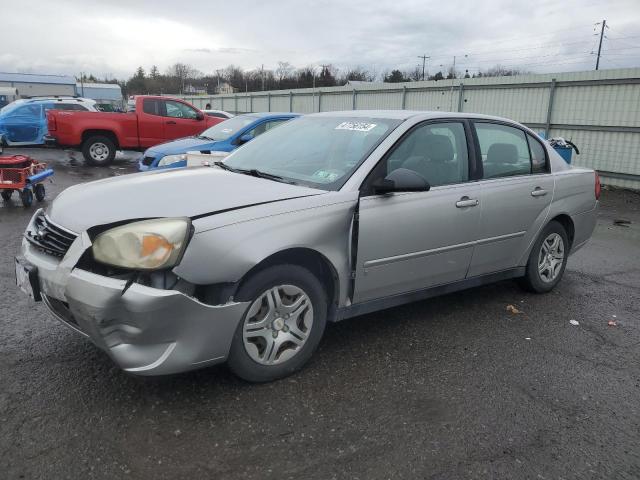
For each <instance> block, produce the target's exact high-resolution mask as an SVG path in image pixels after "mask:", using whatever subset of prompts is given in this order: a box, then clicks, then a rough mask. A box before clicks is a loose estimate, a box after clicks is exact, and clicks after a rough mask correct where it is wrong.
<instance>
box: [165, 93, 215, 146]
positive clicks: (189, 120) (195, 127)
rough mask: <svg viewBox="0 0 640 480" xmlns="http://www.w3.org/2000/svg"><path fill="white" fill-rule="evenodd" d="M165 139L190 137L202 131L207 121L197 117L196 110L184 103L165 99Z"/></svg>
mask: <svg viewBox="0 0 640 480" xmlns="http://www.w3.org/2000/svg"><path fill="white" fill-rule="evenodd" d="M164 105H165V115H166V117H165V119H164V120H165V122H164V137H165V140H175V139H176V138H184V137H191V136H193V135H197V134H199V133H202V132H203V131H204V130H205V129H206V128H207V122H205V121H204V119H203V118H202V117H200V118H198V111H197V110H196V109H195V108H193V107H192V106H190V105H187V104H186V103H182V102H179V101H177V100H165V101H164Z"/></svg>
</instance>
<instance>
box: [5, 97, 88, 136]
mask: <svg viewBox="0 0 640 480" xmlns="http://www.w3.org/2000/svg"><path fill="white" fill-rule="evenodd" d="M51 109H54V110H74V111H85V112H87V111H89V112H97V111H98V109H97V108H96V102H95V101H94V100H90V99H87V98H78V97H66V96H60V97H41V98H30V99H20V100H16V101H15V102H13V103H10V104H9V105H5V106H4V107H2V109H0V138H1V139H2V142H3V143H4V144H5V145H8V146H12V147H15V146H21V145H42V144H44V136H45V134H46V133H47V111H48V110H51Z"/></svg>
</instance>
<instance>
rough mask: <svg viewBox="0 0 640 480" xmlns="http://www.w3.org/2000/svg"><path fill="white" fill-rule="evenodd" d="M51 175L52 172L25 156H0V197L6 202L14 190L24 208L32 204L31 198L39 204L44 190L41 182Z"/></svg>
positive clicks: (44, 165)
mask: <svg viewBox="0 0 640 480" xmlns="http://www.w3.org/2000/svg"><path fill="white" fill-rule="evenodd" d="M51 175H53V170H52V169H50V168H47V164H46V163H41V162H38V161H36V160H34V159H33V158H31V157H27V156H25V155H12V156H10V157H1V156H0V196H2V199H3V200H4V201H5V202H7V201H9V200H10V199H11V195H12V194H13V191H14V190H17V191H18V192H19V194H20V200H22V204H23V205H24V206H25V207H30V206H31V204H32V203H33V196H34V195H35V197H36V199H37V200H38V201H39V202H41V201H42V200H44V196H45V193H46V191H45V188H44V185H43V184H42V182H43V181H44V180H45V179H46V178H48V177H50V176H51Z"/></svg>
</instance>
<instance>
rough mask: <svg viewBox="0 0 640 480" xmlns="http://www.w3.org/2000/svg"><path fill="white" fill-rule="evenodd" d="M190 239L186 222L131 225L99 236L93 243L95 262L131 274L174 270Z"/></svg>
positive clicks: (176, 219) (166, 219) (188, 225)
mask: <svg viewBox="0 0 640 480" xmlns="http://www.w3.org/2000/svg"><path fill="white" fill-rule="evenodd" d="M190 236H191V220H190V219H189V218H186V217H185V218H158V219H154V220H143V221H139V222H132V223H128V224H126V225H121V226H119V227H115V228H111V229H109V230H106V231H104V232H102V233H100V234H99V235H98V236H97V237H96V238H95V240H94V242H93V247H92V250H93V257H94V258H95V259H96V261H98V262H100V263H104V264H107V265H113V266H115V267H121V268H128V269H132V270H159V269H163V268H170V267H174V266H175V265H177V264H178V262H179V261H180V259H181V258H182V254H183V253H184V250H185V248H186V246H187V243H188V241H189V237H190Z"/></svg>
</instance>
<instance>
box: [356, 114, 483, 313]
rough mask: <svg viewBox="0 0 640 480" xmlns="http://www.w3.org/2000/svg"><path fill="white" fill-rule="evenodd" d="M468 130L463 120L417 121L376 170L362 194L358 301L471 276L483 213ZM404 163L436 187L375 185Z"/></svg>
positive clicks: (357, 284) (357, 282)
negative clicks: (377, 188) (378, 188)
mask: <svg viewBox="0 0 640 480" xmlns="http://www.w3.org/2000/svg"><path fill="white" fill-rule="evenodd" d="M469 138H471V137H470V133H469V131H468V130H467V129H466V128H465V123H464V122H463V121H452V120H446V121H430V122H425V123H423V124H419V125H417V126H416V127H414V128H413V129H412V130H410V131H409V132H408V133H407V134H405V136H404V137H403V138H402V139H401V140H400V141H399V142H398V143H397V144H396V145H395V146H394V147H393V149H392V150H391V151H390V152H389V153H388V154H387V155H386V156H385V157H383V159H382V160H381V161H380V164H378V165H377V166H376V167H375V169H374V170H373V171H372V173H371V175H370V176H369V178H368V179H367V180H366V182H365V185H363V187H362V192H361V198H360V207H359V228H358V246H357V266H356V282H355V295H354V302H356V303H357V302H363V301H368V300H374V299H377V298H382V297H387V296H391V295H397V294H402V293H408V292H411V291H414V290H421V289H424V288H427V287H432V286H436V285H440V284H445V283H451V282H455V281H458V280H462V279H464V278H465V275H466V272H467V268H468V267H469V262H470V261H471V256H472V253H473V245H474V244H473V240H474V238H475V236H476V233H477V228H478V221H479V218H480V208H479V206H478V205H479V201H478V197H479V195H480V187H479V186H478V185H477V184H476V182H473V181H469V178H470V175H469V164H470V161H469V160H470V155H469V150H468V143H469V142H468V139H469ZM365 141H366V139H365ZM398 168H405V169H409V170H413V171H415V172H417V173H418V174H420V175H421V176H423V177H424V178H425V179H426V180H427V181H428V182H429V184H430V185H431V189H430V190H429V191H428V192H403V193H391V194H385V195H378V194H375V193H374V192H373V191H372V190H371V189H370V185H371V184H372V183H373V182H375V181H376V180H377V179H379V178H384V177H385V176H386V175H387V174H388V173H390V172H391V171H393V170H395V169H398Z"/></svg>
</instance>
